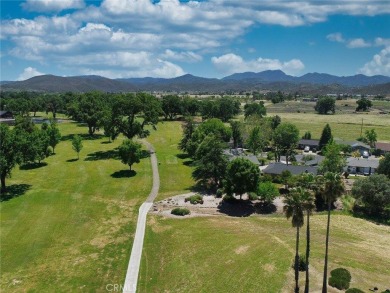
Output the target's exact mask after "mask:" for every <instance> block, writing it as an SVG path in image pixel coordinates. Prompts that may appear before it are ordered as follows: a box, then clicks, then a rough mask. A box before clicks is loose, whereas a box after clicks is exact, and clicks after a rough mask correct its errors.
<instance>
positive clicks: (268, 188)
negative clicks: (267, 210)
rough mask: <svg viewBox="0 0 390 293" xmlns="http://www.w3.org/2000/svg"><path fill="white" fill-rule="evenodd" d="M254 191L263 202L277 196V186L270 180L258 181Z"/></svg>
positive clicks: (270, 200)
mask: <svg viewBox="0 0 390 293" xmlns="http://www.w3.org/2000/svg"><path fill="white" fill-rule="evenodd" d="M256 193H257V195H258V197H259V198H260V199H261V200H262V201H264V202H272V201H273V200H274V199H275V198H276V197H277V196H279V190H278V188H277V187H276V186H275V185H274V184H273V183H272V182H270V181H266V182H262V183H260V184H259V187H258V188H257V191H256Z"/></svg>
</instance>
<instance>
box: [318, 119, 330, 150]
mask: <svg viewBox="0 0 390 293" xmlns="http://www.w3.org/2000/svg"><path fill="white" fill-rule="evenodd" d="M332 139H333V137H332V130H331V129H330V126H329V124H328V123H327V124H326V125H325V127H324V129H323V130H322V134H321V138H320V142H319V146H320V149H322V148H323V147H324V146H326V145H327V144H328V143H329V142H330V141H331V140H332Z"/></svg>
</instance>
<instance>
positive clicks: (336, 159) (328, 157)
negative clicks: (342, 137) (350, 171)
mask: <svg viewBox="0 0 390 293" xmlns="http://www.w3.org/2000/svg"><path fill="white" fill-rule="evenodd" d="M323 153H324V155H325V158H324V160H323V161H322V162H321V163H320V171H321V172H322V173H326V172H333V173H341V172H342V171H343V169H344V167H345V165H346V159H345V158H344V156H343V155H342V154H341V147H340V145H338V144H337V143H335V142H334V141H331V142H329V143H328V144H327V145H326V146H325V148H324V149H323Z"/></svg>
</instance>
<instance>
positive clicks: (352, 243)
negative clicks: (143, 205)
mask: <svg viewBox="0 0 390 293" xmlns="http://www.w3.org/2000/svg"><path fill="white" fill-rule="evenodd" d="M311 224H312V229H311V231H312V242H311V243H312V245H311V249H312V250H311V255H312V257H311V272H310V277H311V290H310V291H311V292H319V291H320V289H321V286H322V272H323V256H324V251H325V245H324V242H325V231H326V215H317V216H314V217H312V221H311ZM295 231H296V230H295V229H294V228H292V227H291V223H290V221H287V220H286V219H285V218H283V217H249V218H227V217H212V218H188V219H168V218H161V217H158V216H150V217H149V222H148V227H147V232H146V238H145V243H144V253H143V256H142V265H141V272H140V278H139V285H138V292H292V290H293V284H294V274H293V269H292V268H291V264H292V261H293V255H294V252H295V250H294V249H295ZM304 235H305V229H304V228H303V229H302V231H301V243H300V244H301V245H300V251H301V253H304V250H305V236H304ZM389 242H390V227H388V226H378V225H375V224H372V223H370V222H367V221H365V220H361V219H356V218H353V217H350V216H343V215H333V216H332V219H331V236H330V250H329V271H331V270H332V269H335V268H338V267H344V268H347V269H348V270H349V271H350V272H351V274H352V281H351V287H358V288H372V287H374V286H377V287H379V288H380V289H381V290H382V289H385V288H387V287H388V275H389V274H390V268H389V266H388V263H389V262H390V254H389V253H388V252H389V250H388V243H389ZM300 284H301V288H303V286H304V273H301V274H300ZM386 286H387V287H386ZM328 291H329V292H336V291H334V290H333V289H329V290H328Z"/></svg>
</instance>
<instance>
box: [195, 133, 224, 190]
mask: <svg viewBox="0 0 390 293" xmlns="http://www.w3.org/2000/svg"><path fill="white" fill-rule="evenodd" d="M223 149H224V143H223V142H222V141H221V140H220V138H219V137H217V136H215V135H213V134H209V135H208V136H206V137H205V138H204V139H203V141H202V142H201V143H200V144H199V146H198V148H197V150H196V153H195V169H194V171H193V172H192V176H193V178H194V179H195V180H197V181H199V182H201V183H202V184H204V185H206V186H208V187H210V188H211V189H212V190H217V188H218V187H220V186H221V185H222V179H223V178H224V177H225V172H226V166H227V158H226V156H225V155H224V153H223Z"/></svg>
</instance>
